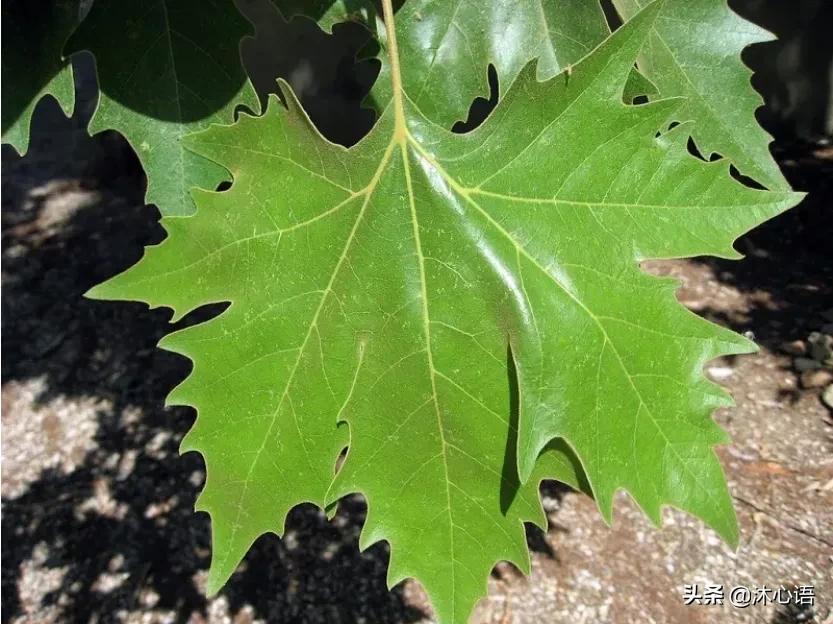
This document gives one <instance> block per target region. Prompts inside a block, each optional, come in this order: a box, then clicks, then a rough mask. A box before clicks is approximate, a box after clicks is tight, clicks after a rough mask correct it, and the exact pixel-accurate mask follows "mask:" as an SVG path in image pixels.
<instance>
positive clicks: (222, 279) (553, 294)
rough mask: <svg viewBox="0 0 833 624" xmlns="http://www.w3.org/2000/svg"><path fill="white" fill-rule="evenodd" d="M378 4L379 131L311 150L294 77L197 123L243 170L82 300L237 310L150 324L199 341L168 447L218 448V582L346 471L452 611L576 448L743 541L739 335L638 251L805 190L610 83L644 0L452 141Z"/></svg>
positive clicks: (529, 74)
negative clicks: (734, 490) (738, 168)
mask: <svg viewBox="0 0 833 624" xmlns="http://www.w3.org/2000/svg"><path fill="white" fill-rule="evenodd" d="M385 4H386V10H387V14H386V17H387V19H386V22H387V36H386V41H387V51H388V54H389V67H390V72H389V78H390V82H391V94H392V95H391V104H390V105H389V106H388V107H387V108H386V110H385V112H384V114H383V115H382V116H381V118H380V119H379V121H378V123H377V125H376V126H375V127H374V129H373V130H372V132H371V133H370V135H369V136H368V137H366V138H365V139H364V140H363V141H362V142H360V143H359V144H358V145H356V146H355V147H353V148H351V149H344V148H342V147H339V146H336V145H333V144H330V143H327V142H326V141H325V140H323V139H322V138H321V137H320V135H318V133H317V132H316V130H315V129H314V128H313V127H312V125H311V124H310V122H309V120H308V119H307V117H306V116H305V115H304V113H303V111H302V110H301V109H300V106H299V105H298V103H297V102H296V101H295V100H294V97H293V95H292V94H291V92H289V91H288V90H287V89H286V87H284V89H285V95H286V99H287V101H288V102H289V110H288V111H287V110H283V109H282V108H281V107H280V105H279V104H278V103H277V101H276V100H273V101H272V102H271V104H270V107H269V109H268V110H267V112H266V113H265V115H264V116H263V117H260V118H253V117H248V116H243V117H242V118H241V119H240V120H239V121H238V122H237V123H236V124H235V125H233V126H228V127H220V126H215V127H212V128H210V129H209V130H207V131H204V132H202V133H200V134H198V135H195V136H194V137H192V138H190V139H188V145H190V146H191V147H192V148H193V149H195V150H196V151H198V152H199V153H200V154H201V155H202V156H203V157H206V158H210V159H212V160H215V161H216V162H218V163H220V164H221V165H222V166H223V167H225V168H226V169H228V171H230V172H231V174H232V176H233V179H234V183H233V185H232V187H231V188H230V189H229V190H228V191H225V192H222V193H212V192H205V191H198V192H196V193H195V197H196V200H197V205H198V210H197V212H196V214H195V215H194V216H191V217H187V218H181V217H168V218H165V219H163V222H162V223H163V225H164V227H165V229H166V230H167V232H168V238H167V239H166V240H165V241H164V242H163V243H162V244H160V245H158V246H155V247H151V248H148V250H147V254H146V255H145V257H144V258H143V259H142V261H141V262H140V263H139V264H137V265H136V266H135V267H133V268H132V269H130V270H129V271H127V272H126V273H124V274H122V275H120V276H117V277H116V278H114V279H113V280H111V281H110V282H108V283H105V284H103V285H101V286H99V287H97V288H96V289H94V290H93V291H92V293H91V294H92V296H95V297H101V298H108V299H126V300H141V301H145V302H147V303H148V304H149V305H151V306H167V307H170V308H172V309H173V310H174V313H175V314H174V316H175V317H176V318H179V317H181V316H182V315H184V314H186V313H187V312H189V311H190V310H193V309H195V308H197V307H199V306H201V305H204V304H207V303H212V302H222V301H226V302H230V303H231V305H230V307H229V308H228V309H227V310H226V311H225V312H224V313H223V314H222V315H220V316H219V317H218V318H216V319H214V320H212V321H209V322H207V323H204V324H202V325H198V326H195V327H191V328H188V329H185V330H182V331H179V332H177V333H175V334H172V335H170V336H168V337H167V338H166V339H165V340H164V341H163V343H162V346H163V347H164V348H166V349H169V350H172V351H175V352H177V353H181V354H183V355H186V356H187V357H189V358H191V359H192V360H193V362H194V370H193V372H192V374H191V376H190V377H189V378H188V379H187V380H186V381H185V382H183V384H181V385H180V386H179V387H178V388H177V389H176V390H174V392H173V393H172V395H171V397H170V399H169V402H170V403H174V404H185V405H191V406H194V407H196V408H197V409H198V412H199V416H198V419H197V422H196V424H195V426H194V428H193V429H192V431H191V432H190V433H189V435H188V437H187V438H186V440H185V442H184V443H183V449H184V450H198V451H200V452H201V453H202V454H203V455H204V457H205V461H206V465H207V474H208V476H207V482H206V486H205V490H204V492H203V494H202V496H201V498H200V501H199V509H202V510H205V511H208V512H209V513H210V514H211V517H212V530H213V540H214V554H213V560H212V567H211V571H210V575H209V588H210V590H211V591H214V590H216V589H218V588H219V587H220V586H221V585H222V584H223V583H224V582H225V581H226V579H227V578H228V577H229V576H230V575H231V574H232V572H233V571H234V569H235V567H236V565H237V564H238V562H239V561H240V560H241V558H242V557H243V556H244V554H245V552H246V550H247V549H248V548H249V546H250V545H251V544H252V542H253V541H254V540H255V539H256V538H257V537H258V536H259V535H261V534H263V533H265V532H269V531H272V532H275V533H278V534H281V533H282V531H283V523H284V518H285V516H286V513H287V512H288V510H289V509H290V508H291V507H292V506H294V505H296V504H298V503H300V502H303V501H310V502H313V503H316V504H318V505H320V506H322V507H323V506H326V505H328V504H331V503H332V502H334V501H336V500H338V499H339V498H340V497H342V496H344V495H346V494H349V493H352V492H359V493H361V494H363V495H364V496H365V497H366V499H367V501H368V507H369V512H368V517H367V521H366V525H365V527H364V530H363V534H362V540H361V542H362V545H363V546H366V545H368V544H371V543H373V542H375V541H378V540H382V539H384V540H387V541H388V542H389V543H390V545H391V561H390V573H389V582H390V583H391V584H393V583H396V582H398V581H399V580H401V579H403V578H405V577H408V576H412V577H415V578H417V579H418V580H419V581H420V582H421V583H422V584H423V585H424V586H425V588H426V590H427V592H428V594H429V595H430V597H431V599H432V602H433V604H434V606H435V609H436V611H437V614H438V617H439V619H440V621H442V622H446V623H448V622H455V623H462V622H465V621H466V618H467V617H468V615H469V613H470V612H471V609H472V608H473V606H474V603H475V602H476V600H477V599H478V598H479V597H481V596H483V595H484V593H485V590H486V579H487V577H488V574H489V571H490V570H491V568H492V566H493V565H494V564H495V563H496V562H497V561H499V560H501V559H506V560H510V561H513V562H515V563H516V564H517V565H519V566H520V567H521V568H522V569H526V568H527V567H528V554H527V551H526V542H525V538H524V530H523V524H522V523H523V522H524V521H532V522H541V520H542V514H541V510H540V506H539V503H538V500H537V483H538V480H539V479H540V478H542V477H545V476H548V477H556V478H560V479H562V480H564V481H567V482H572V483H576V484H578V483H579V481H580V479H582V478H583V477H582V474H581V469H580V468H579V467H578V465H577V463H576V460H575V459H574V457H573V451H574V452H575V456H576V457H577V458H578V460H580V462H581V464H582V465H583V469H584V473H585V474H586V478H587V480H588V483H589V485H590V486H591V487H592V490H593V493H594V495H595V496H596V499H597V501H598V503H599V507H600V510H601V512H602V514H603V515H604V516H605V517H606V518H608V519H609V518H610V516H611V505H612V497H613V494H614V493H615V492H616V490H617V489H619V488H624V489H626V490H627V491H628V492H629V493H630V494H631V495H632V496H633V497H634V499H635V500H636V501H637V502H638V503H639V504H640V505H641V506H642V508H643V509H644V510H645V511H646V513H647V514H648V515H649V516H650V517H651V518H652V519H653V520H654V521H657V522H658V521H659V518H660V510H661V507H662V506H663V505H674V506H676V507H679V508H681V509H684V510H686V511H689V512H690V513H693V514H695V515H697V516H699V517H700V518H702V519H703V520H704V521H705V522H707V523H708V524H709V525H710V526H712V527H713V528H714V529H715V530H716V531H718V532H719V533H720V534H721V535H722V536H723V537H724V538H725V539H727V540H728V541H730V542H735V541H736V540H737V529H736V523H735V516H734V511H733V509H732V505H731V499H730V497H729V495H728V492H727V489H726V484H725V481H724V477H723V474H722V472H721V468H720V465H719V463H718V461H717V459H716V457H715V455H714V452H713V446H714V445H715V444H718V443H722V442H725V441H726V436H725V434H724V433H723V432H722V431H721V430H720V429H719V428H718V427H717V426H716V425H715V423H714V422H713V421H712V420H711V418H710V414H711V411H712V410H713V409H714V408H715V407H717V406H719V405H726V404H727V403H728V397H727V396H726V394H725V393H724V392H723V391H722V390H721V389H720V388H718V387H717V386H715V385H713V384H711V383H710V382H708V381H707V380H706V379H705V378H704V377H703V376H702V372H701V368H702V366H703V364H704V362H705V361H706V360H708V359H710V358H713V357H716V356H718V355H722V354H729V353H742V352H746V351H749V350H751V349H752V345H751V343H749V342H748V341H747V340H745V339H744V338H741V337H740V336H737V335H735V334H733V333H731V332H729V331H728V330H725V329H721V328H719V327H717V326H714V325H711V324H710V323H708V322H706V321H704V320H702V319H700V318H699V317H697V316H695V315H693V314H691V313H690V312H687V311H686V310H685V309H684V308H682V307H681V306H680V305H679V304H678V303H677V302H676V300H675V298H674V288H675V287H676V283H674V282H672V281H669V280H663V279H657V278H655V277H650V276H648V275H646V274H644V273H642V272H641V271H640V269H639V266H638V263H639V262H640V261H642V260H646V259H650V258H668V257H683V256H691V255H700V254H713V255H720V256H726V257H736V256H737V254H736V253H735V252H734V250H733V249H732V241H733V240H734V239H735V237H737V236H739V235H740V234H742V233H743V232H745V231H746V230H748V229H749V228H751V227H753V226H754V225H756V224H757V223H759V222H761V221H762V220H764V219H766V218H769V217H771V216H773V215H775V214H778V213H779V212H781V211H783V210H785V209H786V208H788V207H789V206H791V205H792V204H794V203H795V202H796V201H797V199H798V196H797V195H795V194H792V193H787V192H779V193H772V192H764V191H755V190H751V189H749V188H746V187H743V186H741V185H740V184H738V183H737V182H736V181H734V180H733V179H732V178H731V177H730V176H729V175H728V170H727V165H726V164H725V163H721V162H719V163H712V164H707V163H704V162H702V161H700V160H698V159H696V158H694V157H693V156H691V155H689V154H688V152H687V150H686V145H685V143H686V139H687V136H688V135H687V129H686V127H685V126H681V127H678V128H677V129H675V130H673V131H670V132H662V131H663V130H664V129H665V128H666V127H667V124H668V120H669V119H671V118H673V117H674V115H675V113H676V111H677V110H678V109H679V107H680V106H681V105H683V101H682V100H664V101H659V102H655V103H652V104H649V105H643V106H627V105H625V104H623V101H622V100H623V98H622V94H623V89H624V86H625V83H626V81H627V79H628V76H629V74H630V72H631V70H632V68H633V64H634V60H635V58H636V55H637V53H638V51H639V49H640V46H641V44H642V42H643V41H644V39H645V37H646V36H647V35H648V32H649V31H650V29H651V27H652V25H653V22H654V20H655V18H656V14H657V11H658V9H659V7H660V5H659V4H654V5H651V6H649V7H648V8H647V9H645V10H644V11H643V12H641V13H640V14H639V15H638V16H636V17H635V18H634V19H633V20H631V21H630V22H629V23H628V24H627V25H626V26H624V27H623V28H621V29H620V30H619V31H617V33H615V34H614V35H613V36H611V37H610V38H608V39H607V40H606V42H605V43H604V44H603V45H602V46H601V47H599V48H597V49H596V50H595V51H594V52H593V53H592V54H591V55H590V56H588V57H587V58H585V59H584V60H583V61H581V62H580V63H579V64H577V65H576V66H574V67H573V68H572V69H571V71H570V74H569V77H568V76H567V75H566V74H562V75H559V76H556V77H554V78H551V79H550V80H548V81H544V82H540V81H539V80H538V79H537V76H536V70H535V68H534V67H533V66H527V67H526V68H525V69H524V70H523V71H522V72H521V74H520V76H519V78H518V80H517V81H515V83H514V84H513V86H512V87H511V89H510V90H509V92H508V93H507V94H506V96H505V98H504V99H503V101H502V102H501V103H500V104H499V106H498V108H497V109H496V111H495V112H494V114H492V115H491V116H490V117H489V119H487V120H486V122H485V123H484V124H483V125H482V126H481V127H479V128H478V129H477V130H475V131H473V132H471V133H469V134H466V135H455V134H451V133H450V132H448V131H447V130H445V129H444V128H442V127H440V126H438V125H436V124H435V123H433V122H432V121H431V120H429V119H428V118H426V117H425V116H424V115H423V114H422V113H421V112H420V107H419V106H418V105H417V104H415V103H414V102H413V101H412V100H411V97H410V93H409V91H408V89H407V88H406V87H405V86H404V85H405V84H406V82H407V79H406V74H407V71H408V66H407V64H400V62H399V59H400V56H399V51H398V46H397V41H396V27H395V26H394V23H393V20H392V15H391V11H390V5H389V3H387V2H386V3H385ZM398 19H402V17H401V14H400V17H399V18H398ZM658 132H660V133H661V134H660V135H659V136H657V133H658ZM345 447H349V449H348V452H347V456H346V459H345V461H344V463H343V465H342V466H341V468H340V470H339V471H338V473H337V474H335V475H334V473H335V466H336V463H337V459H338V457H339V454H340V453H341V451H342V450H343V449H344V448H345ZM571 449H572V450H571ZM542 451H543V455H541V452H542Z"/></svg>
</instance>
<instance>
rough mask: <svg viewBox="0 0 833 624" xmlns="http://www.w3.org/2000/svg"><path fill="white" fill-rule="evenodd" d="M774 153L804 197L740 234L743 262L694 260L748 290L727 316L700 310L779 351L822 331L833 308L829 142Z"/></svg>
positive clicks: (787, 146) (832, 200)
mask: <svg viewBox="0 0 833 624" xmlns="http://www.w3.org/2000/svg"><path fill="white" fill-rule="evenodd" d="M775 153H776V155H777V157H778V160H779V162H780V163H781V166H782V170H783V171H784V173H785V175H786V176H787V178H788V180H789V181H790V183H791V184H792V185H793V187H794V189H795V190H797V191H802V192H806V193H807V196H806V197H805V198H804V200H803V201H802V202H801V204H800V205H799V206H797V207H796V208H794V209H792V210H790V211H788V212H786V213H784V214H782V215H780V216H778V217H776V218H774V219H772V220H771V221H768V222H767V223H765V224H763V225H762V226H760V227H759V228H757V229H756V230H754V231H753V232H751V233H750V234H748V235H746V236H744V237H743V238H741V239H740V240H739V241H738V242H737V243H736V245H735V247H736V248H737V249H738V250H739V251H740V252H741V253H743V254H744V255H745V258H744V259H743V260H741V261H734V260H720V259H716V258H699V259H697V260H696V261H697V262H701V263H703V264H706V265H708V266H709V267H710V268H711V269H712V270H713V272H714V274H715V276H716V277H717V278H718V279H719V280H720V281H721V282H724V283H726V284H728V285H731V286H732V287H734V288H737V289H738V290H740V291H741V292H743V293H745V294H747V295H748V297H747V301H749V302H750V304H751V307H750V309H749V310H748V311H747V312H746V313H742V314H736V315H733V316H731V317H729V316H726V315H725V314H722V313H718V312H714V311H709V310H705V311H704V312H703V313H704V314H705V316H707V317H709V318H711V319H713V320H715V321H717V322H719V323H721V324H723V325H727V326H729V327H731V328H733V329H735V330H737V331H740V332H746V331H749V332H752V334H754V337H755V340H756V342H758V343H759V344H760V345H762V346H763V347H765V348H767V349H770V350H776V349H778V347H779V346H780V345H781V344H782V343H783V342H788V341H791V340H797V339H806V338H807V335H808V334H809V333H810V332H813V331H819V330H820V329H821V328H822V327H823V326H824V325H825V324H826V323H830V322H831V320H830V319H826V318H825V316H824V315H825V314H830V312H831V310H833V148H831V147H830V145H829V144H825V143H824V142H823V143H821V144H819V143H809V142H804V141H793V142H790V143H786V144H781V145H777V146H776V149H775Z"/></svg>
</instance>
